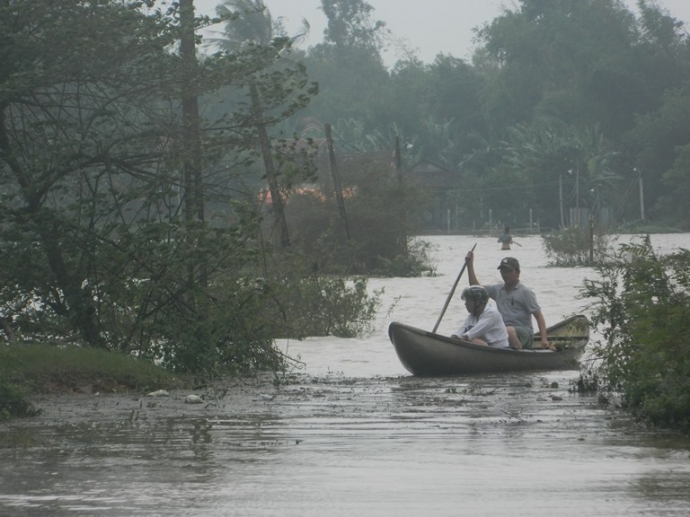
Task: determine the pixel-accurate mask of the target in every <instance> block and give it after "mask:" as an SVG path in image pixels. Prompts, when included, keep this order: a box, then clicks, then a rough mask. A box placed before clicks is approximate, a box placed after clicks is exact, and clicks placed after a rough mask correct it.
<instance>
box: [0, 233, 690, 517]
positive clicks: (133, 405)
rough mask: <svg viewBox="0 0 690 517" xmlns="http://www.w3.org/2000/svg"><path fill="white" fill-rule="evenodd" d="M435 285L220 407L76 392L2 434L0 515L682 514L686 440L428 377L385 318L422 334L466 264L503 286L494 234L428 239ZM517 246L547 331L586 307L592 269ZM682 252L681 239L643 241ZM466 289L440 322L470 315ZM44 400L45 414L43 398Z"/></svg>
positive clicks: (545, 401) (506, 383)
mask: <svg viewBox="0 0 690 517" xmlns="http://www.w3.org/2000/svg"><path fill="white" fill-rule="evenodd" d="M426 240H428V241H430V242H432V244H433V245H434V257H435V260H436V265H437V271H438V273H439V276H436V277H431V278H414V279H375V280H372V281H371V282H370V286H371V287H372V289H380V288H384V289H385V292H384V294H383V300H384V304H383V305H384V306H383V307H382V310H381V312H380V315H379V318H378V321H377V324H376V330H375V331H374V333H373V334H372V335H371V336H369V337H366V338H360V339H336V338H328V339H321V338H319V339H308V340H306V341H301V342H298V341H290V342H283V343H281V347H283V349H284V350H286V351H287V352H288V353H289V354H290V355H292V356H295V357H299V358H300V359H301V360H302V361H304V362H305V363H306V366H305V368H304V369H303V370H301V371H297V372H295V373H294V374H291V375H289V376H288V377H287V378H286V379H285V380H286V382H285V383H284V384H283V385H281V386H280V387H277V388H276V387H273V386H272V385H270V384H264V385H257V384H246V385H242V386H234V387H233V386H229V387H228V392H227V393H220V394H217V397H216V399H215V400H214V402H213V403H209V404H206V405H202V406H194V407H192V406H185V405H184V404H183V403H182V400H183V397H184V396H185V395H186V394H174V395H173V397H170V399H162V400H160V401H158V400H156V401H155V402H152V401H151V399H139V398H136V397H120V398H117V397H110V396H107V397H97V396H96V395H78V396H73V397H72V399H71V401H69V402H65V401H64V400H63V399H60V401H57V402H56V401H53V404H52V405H47V406H46V407H45V414H44V415H43V416H42V417H39V418H37V419H29V420H22V421H16V422H11V423H9V424H2V425H0V515H1V516H34V515H36V516H39V515H40V516H67V515H84V516H90V515H102V516H133V515H137V516H139V515H143V516H154V515H156V516H158V515H160V516H288V517H293V516H294V517H297V516H300V517H301V516H319V517H321V516H348V517H351V516H352V515H355V516H357V517H368V516H388V515H390V516H415V517H420V516H421V515H433V516H458V515H463V516H464V515H467V516H521V515H530V516H531V517H534V516H544V517H547V516H548V517H552V516H554V515H557V516H559V517H560V516H562V517H569V516H573V517H575V516H577V517H583V516H591V515H606V516H626V517H631V516H643V515H644V516H649V515H653V516H676V515H677V516H687V515H689V514H690V439H688V438H684V437H681V436H678V435H675V434H673V433H666V432H652V431H649V430H645V429H642V428H640V427H638V426H636V425H635V424H634V423H633V422H631V421H630V420H629V419H628V418H627V417H626V416H625V415H624V414H620V413H619V412H617V411H615V410H612V409H607V408H602V407H600V406H598V405H597V401H596V399H595V398H593V397H589V396H580V395H575V394H571V393H569V391H568V386H569V382H570V381H571V380H572V379H574V378H576V377H577V372H542V373H538V374H520V375H493V376H468V377H448V378H433V379H420V378H415V377H412V376H410V375H409V374H408V373H407V372H406V371H405V370H404V369H403V368H402V366H401V365H400V363H399V361H398V360H397V357H396V355H395V352H394V350H393V347H392V345H391V344H390V342H389V340H388V337H387V333H386V331H387V326H388V323H390V322H391V321H402V322H404V323H408V324H411V325H414V326H417V327H421V328H428V329H432V328H433V327H434V325H435V324H436V321H437V319H438V318H439V315H440V313H441V310H442V308H443V305H444V303H445V301H446V298H447V296H448V293H449V290H450V288H451V286H452V284H453V282H454V281H455V278H456V277H457V275H458V273H459V272H460V270H461V268H462V264H463V260H464V256H465V254H466V252H467V251H468V250H469V249H470V248H471V247H472V246H473V245H474V244H475V243H477V248H476V250H475V255H476V269H477V276H478V277H479V279H480V281H482V282H484V283H489V282H494V281H495V282H498V281H500V276H499V274H498V271H497V270H496V267H497V265H498V263H499V261H500V259H501V258H502V257H504V256H505V255H506V252H502V251H501V250H500V249H499V244H498V243H496V242H495V239H493V238H472V237H458V236H452V237H451V236H441V237H429V238H427V239H426ZM516 240H517V241H518V242H519V243H520V244H521V246H514V249H513V250H512V251H511V252H509V253H510V254H511V255H513V256H515V257H517V258H518V259H519V260H520V262H521V267H522V274H521V278H522V280H523V282H524V283H525V284H527V285H529V286H530V287H532V288H533V289H534V290H535V292H536V293H537V296H538V298H539V301H540V303H541V305H542V308H543V311H544V314H545V317H546V319H547V323H548V324H552V323H555V322H556V321H558V320H559V319H561V318H563V317H565V316H568V315H571V314H574V313H579V312H582V311H583V308H584V305H585V303H586V302H585V301H584V300H579V299H577V294H578V292H579V288H580V286H581V283H582V279H583V278H584V277H586V276H588V275H593V271H592V270H590V269H588V268H576V269H563V268H548V267H545V266H546V262H547V259H546V257H545V256H544V254H543V251H542V248H541V240H540V238H539V237H523V238H517V237H516ZM652 242H653V244H654V246H655V247H657V248H658V249H660V250H663V251H669V250H671V249H673V248H676V247H679V246H680V247H684V248H690V234H683V235H661V236H653V239H652ZM465 285H467V279H466V277H465V278H463V279H461V281H460V284H459V286H458V291H457V292H456V295H455V296H454V298H453V301H452V302H451V304H450V306H449V307H448V310H447V312H446V314H445V316H444V317H443V319H442V321H441V324H440V326H439V332H440V333H450V332H452V331H453V330H455V329H456V328H457V327H458V326H459V325H460V323H461V322H462V321H463V320H464V318H465V309H464V307H463V306H462V303H461V300H460V296H459V295H460V291H461V289H462V288H463V287H464V286H465ZM44 402H47V401H44Z"/></svg>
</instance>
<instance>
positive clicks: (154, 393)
mask: <svg viewBox="0 0 690 517" xmlns="http://www.w3.org/2000/svg"><path fill="white" fill-rule="evenodd" d="M146 396H147V397H169V396H170V393H168V392H167V391H165V390H156V391H152V392H151V393H149V394H148V395H146Z"/></svg>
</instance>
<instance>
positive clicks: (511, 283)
mask: <svg viewBox="0 0 690 517" xmlns="http://www.w3.org/2000/svg"><path fill="white" fill-rule="evenodd" d="M465 263H466V264H467V272H468V277H469V280H470V285H479V280H477V275H476V274H475V272H474V253H473V252H472V251H470V252H469V253H467V256H466V257H465ZM498 269H499V271H500V272H501V278H503V284H493V285H487V286H484V287H485V288H486V291H487V292H488V293H489V296H490V297H491V298H492V299H493V300H495V301H496V307H497V308H498V312H500V313H501V316H503V321H504V322H505V324H506V330H507V331H508V340H509V341H510V346H511V347H512V348H515V349H517V350H522V349H523V348H532V336H533V334H534V330H533V328H534V327H533V326H532V316H534V319H535V320H537V326H538V327H539V334H540V336H541V346H542V348H551V344H550V343H549V339H548V336H547V335H546V321H545V320H544V315H543V314H542V312H541V307H540V306H539V304H538V303H537V297H536V295H535V294H534V292H533V291H532V290H531V289H530V288H529V287H527V286H525V285H524V284H522V283H521V282H520V263H519V262H518V260H517V259H516V258H513V257H506V258H504V259H503V260H501V263H500V264H499V265H498Z"/></svg>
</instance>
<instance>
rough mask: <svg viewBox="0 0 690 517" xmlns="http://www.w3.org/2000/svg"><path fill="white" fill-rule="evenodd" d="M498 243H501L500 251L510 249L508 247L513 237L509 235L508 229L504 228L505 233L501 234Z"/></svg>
mask: <svg viewBox="0 0 690 517" xmlns="http://www.w3.org/2000/svg"><path fill="white" fill-rule="evenodd" d="M498 242H500V243H501V249H502V250H509V249H510V245H511V244H513V236H512V235H510V228H508V227H507V226H506V227H505V231H504V232H503V235H501V236H500V237H499V238H498Z"/></svg>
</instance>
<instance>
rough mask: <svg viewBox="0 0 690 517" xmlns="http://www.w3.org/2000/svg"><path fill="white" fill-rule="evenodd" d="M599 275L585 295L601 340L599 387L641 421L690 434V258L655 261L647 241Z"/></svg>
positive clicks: (626, 249) (685, 254) (622, 252)
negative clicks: (616, 394) (618, 397)
mask: <svg viewBox="0 0 690 517" xmlns="http://www.w3.org/2000/svg"><path fill="white" fill-rule="evenodd" d="M597 271H598V273H599V279H597V280H586V281H585V286H584V289H583V294H584V296H585V297H588V298H593V299H595V301H594V302H593V304H592V309H593V317H592V321H593V322H594V324H595V325H599V327H600V329H601V332H602V335H603V339H602V340H601V341H600V342H598V343H597V344H596V346H595V349H594V354H595V357H596V358H597V359H598V361H597V362H596V363H595V365H594V366H593V367H592V368H593V370H595V373H596V374H597V377H596V378H597V379H599V382H600V383H601V387H602V388H603V389H605V390H609V391H616V392H619V393H620V394H621V395H622V400H623V404H624V407H626V408H627V409H629V410H630V411H631V412H632V413H633V414H634V415H635V416H636V417H637V418H639V419H640V420H643V421H645V422H648V423H650V424H653V425H657V426H663V427H672V428H678V429H682V430H684V431H685V432H690V252H689V251H688V250H680V251H679V252H676V253H673V254H670V255H666V256H657V255H656V254H655V253H654V251H653V249H652V246H651V243H650V239H649V237H648V236H647V237H644V238H643V242H642V243H640V244H637V243H633V244H629V245H621V246H620V248H619V251H618V253H617V254H616V256H615V257H614V259H613V260H612V261H611V262H608V263H606V264H603V265H599V266H598V267H597ZM589 376H590V378H592V374H591V372H590V374H589Z"/></svg>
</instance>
